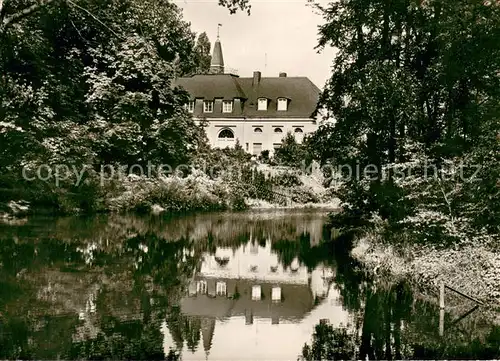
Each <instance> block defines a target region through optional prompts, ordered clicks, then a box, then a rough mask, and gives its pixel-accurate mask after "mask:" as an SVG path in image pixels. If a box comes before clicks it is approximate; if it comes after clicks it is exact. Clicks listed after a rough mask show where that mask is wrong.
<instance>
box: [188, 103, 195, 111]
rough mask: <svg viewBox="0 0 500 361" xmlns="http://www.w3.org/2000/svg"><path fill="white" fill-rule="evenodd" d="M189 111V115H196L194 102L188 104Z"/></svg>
mask: <svg viewBox="0 0 500 361" xmlns="http://www.w3.org/2000/svg"><path fill="white" fill-rule="evenodd" d="M187 111H188V112H189V113H194V102H189V103H187Z"/></svg>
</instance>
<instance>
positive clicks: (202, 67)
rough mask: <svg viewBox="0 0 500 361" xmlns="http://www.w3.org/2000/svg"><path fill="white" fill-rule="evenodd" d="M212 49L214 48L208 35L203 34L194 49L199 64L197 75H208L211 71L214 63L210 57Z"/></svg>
mask: <svg viewBox="0 0 500 361" xmlns="http://www.w3.org/2000/svg"><path fill="white" fill-rule="evenodd" d="M211 48H212V46H211V44H210V40H209V39H208V36H207V33H206V32H203V33H201V34H200V35H199V36H198V39H197V40H196V46H195V48H194V52H195V54H196V64H197V67H196V71H195V74H207V73H208V72H209V71H210V63H211V62H212V56H211V55H210V51H211Z"/></svg>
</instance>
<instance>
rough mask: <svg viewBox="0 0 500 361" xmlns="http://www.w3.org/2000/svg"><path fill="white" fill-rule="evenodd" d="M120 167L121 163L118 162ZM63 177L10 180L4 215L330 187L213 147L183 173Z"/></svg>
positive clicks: (279, 199) (218, 201)
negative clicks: (79, 177) (57, 179)
mask: <svg viewBox="0 0 500 361" xmlns="http://www.w3.org/2000/svg"><path fill="white" fill-rule="evenodd" d="M115 169H120V167H119V165H116V167H115ZM59 176H61V180H59V181H56V179H54V178H50V179H47V180H44V181H42V180H39V179H35V180H32V181H27V180H25V179H17V180H10V181H9V182H7V180H6V179H4V180H3V181H4V183H9V184H8V185H7V186H6V187H4V196H3V197H2V198H3V199H5V200H6V201H5V203H4V204H3V205H2V208H1V209H0V211H1V213H2V214H3V215H4V218H5V217H7V218H9V217H10V218H12V217H18V216H26V215H28V214H30V213H40V212H43V213H50V214H57V215H71V214H93V213H101V212H115V213H124V212H138V213H164V212H167V213H176V212H192V211H223V210H245V209H247V208H249V207H256V208H263V207H262V205H263V204H266V205H267V207H268V208H277V207H286V206H288V207H300V206H308V207H311V206H321V205H328V206H330V208H332V207H331V204H330V203H328V202H329V201H330V200H331V198H332V197H331V192H329V190H328V189H326V188H324V187H323V185H322V179H321V177H319V178H318V177H317V176H314V175H312V174H302V173H301V172H300V171H298V170H296V169H293V168H286V167H285V168H280V167H269V166H263V165H262V164H259V163H257V162H255V161H252V160H251V159H250V155H248V154H246V153H245V152H243V151H242V150H241V149H239V148H236V149H224V150H220V149H209V150H207V151H205V152H204V153H200V154H199V155H198V156H197V157H196V158H194V160H193V162H192V164H191V165H190V167H189V170H186V171H185V172H184V173H181V172H178V173H176V174H174V175H169V176H163V175H159V174H154V173H153V174H149V175H148V176H146V175H144V174H143V175H141V174H133V173H126V172H124V171H123V172H116V173H115V174H114V175H113V176H110V175H105V176H103V174H100V173H98V172H97V171H95V170H92V169H87V171H86V172H85V175H84V177H82V179H78V178H77V177H78V175H76V174H74V173H72V172H69V173H68V174H64V175H61V174H60V175H59Z"/></svg>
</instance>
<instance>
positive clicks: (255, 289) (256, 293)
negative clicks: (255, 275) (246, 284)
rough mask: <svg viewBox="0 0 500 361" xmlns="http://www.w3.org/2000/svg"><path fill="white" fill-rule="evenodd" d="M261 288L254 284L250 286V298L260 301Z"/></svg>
mask: <svg viewBox="0 0 500 361" xmlns="http://www.w3.org/2000/svg"><path fill="white" fill-rule="evenodd" d="M261 294H262V290H261V288H260V285H255V286H253V287H252V300H254V301H260V298H261Z"/></svg>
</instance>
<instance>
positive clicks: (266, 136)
mask: <svg viewBox="0 0 500 361" xmlns="http://www.w3.org/2000/svg"><path fill="white" fill-rule="evenodd" d="M276 129H279V130H280V131H277V130H276ZM317 129H318V125H317V124H316V122H315V121H313V120H311V119H286V118H283V119H247V120H245V119H227V118H225V119H222V118H221V119H210V121H209V122H208V124H207V126H206V128H205V131H206V134H207V137H208V140H209V142H210V145H211V146H212V147H214V148H227V147H234V145H235V144H236V141H237V140H239V142H240V145H241V146H242V147H243V149H244V150H245V151H247V152H249V153H251V154H255V155H259V154H260V153H261V152H262V151H263V150H269V151H270V153H271V154H272V153H273V151H274V149H275V148H277V147H279V146H280V145H281V142H282V140H283V138H284V137H285V136H286V135H287V133H288V132H290V133H292V134H293V135H294V136H295V139H296V140H297V142H299V143H301V142H302V140H303V139H304V136H305V135H306V134H310V133H314V132H315V131H316V130H317ZM224 130H229V131H231V132H232V134H233V137H232V138H228V137H225V136H224V135H226V134H228V133H227V132H225V133H223V134H221V132H222V131H224Z"/></svg>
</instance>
